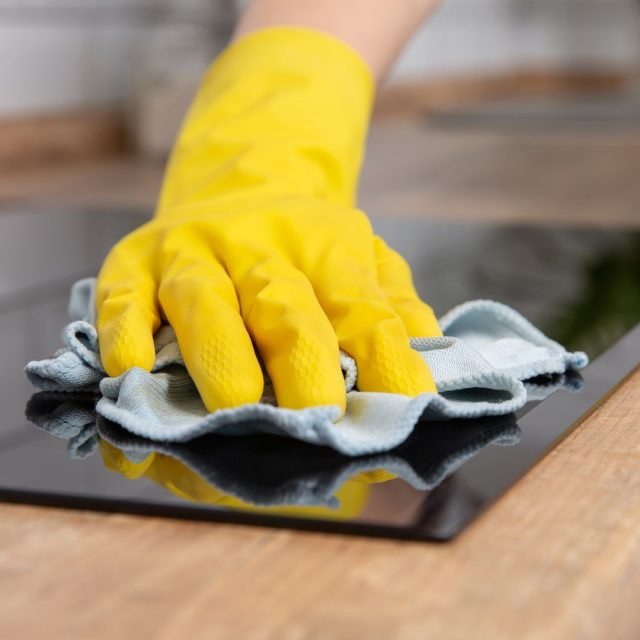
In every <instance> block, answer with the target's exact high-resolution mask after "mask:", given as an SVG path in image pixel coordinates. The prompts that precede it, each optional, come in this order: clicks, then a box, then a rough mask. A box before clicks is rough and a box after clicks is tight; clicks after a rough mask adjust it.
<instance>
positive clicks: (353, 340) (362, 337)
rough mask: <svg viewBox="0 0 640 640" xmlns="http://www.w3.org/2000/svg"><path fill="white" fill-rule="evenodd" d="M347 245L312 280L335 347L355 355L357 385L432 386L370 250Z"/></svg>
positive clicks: (390, 388) (410, 389) (388, 388)
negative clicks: (380, 280) (381, 282)
mask: <svg viewBox="0 0 640 640" xmlns="http://www.w3.org/2000/svg"><path fill="white" fill-rule="evenodd" d="M350 249H351V250H347V249H345V250H343V251H339V252H338V251H336V252H334V253H333V256H332V258H330V259H329V264H325V265H323V268H322V270H321V274H320V277H319V278H318V280H317V281H315V280H314V282H313V286H314V289H315V291H316V293H317V295H318V299H319V301H320V304H321V306H322V308H323V309H324V310H325V313H326V314H327V316H328V318H329V321H330V322H331V324H332V326H333V329H334V331H335V333H336V335H337V337H338V343H339V344H340V347H341V348H342V349H344V351H346V352H347V353H348V354H349V355H350V356H351V357H352V358H353V359H354V360H355V361H356V364H357V366H358V379H357V386H358V389H360V391H380V392H389V393H401V394H404V395H409V396H415V395H418V394H420V393H424V392H427V391H431V392H435V390H436V387H435V384H434V382H433V378H432V376H431V372H430V371H429V368H428V367H427V365H426V363H425V362H424V361H423V360H422V358H421V357H420V355H419V354H418V353H417V352H416V351H414V350H413V349H412V348H411V347H410V345H409V336H408V334H407V330H406V328H405V326H404V323H403V322H402V320H401V319H400V317H399V316H398V315H397V314H396V313H395V312H394V310H393V308H392V307H391V305H390V304H389V302H388V301H387V299H386V298H385V295H384V293H383V291H382V289H381V288H380V286H379V285H378V282H377V277H376V272H375V262H374V256H373V250H371V252H370V254H369V252H366V254H365V252H360V253H359V252H358V250H355V249H354V248H353V247H351V248H350Z"/></svg>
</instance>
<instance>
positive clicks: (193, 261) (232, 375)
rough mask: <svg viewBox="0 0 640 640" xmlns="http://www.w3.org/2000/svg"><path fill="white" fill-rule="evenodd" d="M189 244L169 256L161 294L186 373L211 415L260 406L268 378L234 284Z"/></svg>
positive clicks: (209, 256) (200, 247) (199, 246)
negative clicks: (239, 303) (240, 306)
mask: <svg viewBox="0 0 640 640" xmlns="http://www.w3.org/2000/svg"><path fill="white" fill-rule="evenodd" d="M187 240H188V241H187V242H180V243H178V245H179V249H178V250H176V251H175V252H174V253H172V254H171V255H170V257H168V258H167V260H166V267H165V269H164V273H163V277H162V282H161V284H160V289H159V292H158V295H159V298H160V304H161V306H162V309H163V311H164V314H165V315H166V317H167V320H168V321H169V324H170V325H171V326H172V327H173V329H174V331H175V332H176V336H177V339H178V344H179V346H180V351H181V352H182V356H183V358H184V361H185V364H186V366H187V370H188V371H189V374H190V375H191V378H192V379H193V381H194V383H195V385H196V387H197V389H198V392H199V393H200V396H201V398H202V401H203V402H204V404H205V406H206V407H207V409H208V410H209V411H214V410H216V409H221V408H226V407H236V406H238V405H241V404H245V403H249V402H258V401H259V400H260V397H261V395H262V391H263V387H264V376H263V374H262V370H261V368H260V364H259V362H258V359H257V357H256V354H255V351H254V348H253V344H252V343H251V338H250V337H249V334H248V333H247V330H246V328H245V326H244V323H243V321H242V317H241V316H240V312H239V307H238V300H237V297H236V293H235V291H234V288H233V284H232V282H231V280H230V279H229V276H228V275H227V273H226V271H225V270H224V269H223V267H222V265H220V263H219V262H217V260H216V259H215V257H214V255H213V254H212V253H211V252H210V251H209V249H208V248H206V247H205V246H203V245H202V243H201V242H200V241H199V240H197V239H195V238H191V237H190V238H188V239H187ZM165 257H166V256H165Z"/></svg>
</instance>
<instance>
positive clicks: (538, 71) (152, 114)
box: [0, 0, 640, 362]
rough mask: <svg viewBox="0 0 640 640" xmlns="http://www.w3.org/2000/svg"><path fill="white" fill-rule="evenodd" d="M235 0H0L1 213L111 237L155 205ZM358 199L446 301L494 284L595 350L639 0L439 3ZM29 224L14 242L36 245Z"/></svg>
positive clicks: (611, 291) (624, 164)
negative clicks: (85, 219) (63, 217)
mask: <svg viewBox="0 0 640 640" xmlns="http://www.w3.org/2000/svg"><path fill="white" fill-rule="evenodd" d="M242 4H243V2H241V1H238V0H0V86H1V87H2V91H0V216H2V215H3V211H5V212H9V213H10V214H11V215H17V212H18V211H20V210H21V208H24V207H26V208H27V209H28V208H29V207H39V208H40V209H42V208H44V209H49V208H50V209H51V210H54V209H56V208H57V210H58V211H59V210H60V207H63V208H64V207H67V208H68V207H69V205H73V206H78V207H81V208H83V209H87V210H91V211H93V210H96V211H98V212H101V216H100V222H99V223H98V218H97V217H96V218H95V219H94V220H95V222H94V223H93V224H94V225H95V227H96V230H97V229H98V227H99V229H100V231H99V232H100V233H101V234H104V237H105V238H111V241H113V240H115V238H116V237H117V235H118V233H117V232H118V229H120V227H118V224H119V223H118V222H117V221H116V219H115V217H113V216H112V214H113V213H116V212H121V211H127V212H135V211H137V212H142V213H143V214H146V215H148V214H150V213H151V212H152V210H153V206H154V201H155V198H156V195H157V192H158V189H159V186H160V184H161V180H162V171H163V166H164V162H165V160H166V156H167V153H168V151H169V148H170V146H171V143H172V140H173V138H174V136H175V133H176V130H177V128H178V125H179V122H180V119H181V117H182V115H183V113H184V111H185V110H186V108H187V106H188V104H189V102H190V100H191V98H192V96H193V93H194V91H195V89H196V87H197V85H198V82H199V78H200V76H201V74H202V73H203V71H204V70H205V68H206V67H207V66H208V64H209V63H210V61H211V59H212V58H213V57H214V56H215V55H216V53H217V52H219V51H220V50H221V49H222V48H223V47H224V45H225V43H226V41H227V40H228V38H229V36H230V33H231V31H232V28H233V24H234V21H235V19H236V17H237V15H238V12H239V11H240V10H241V7H242ZM360 204H361V206H362V207H363V208H364V209H365V210H366V211H367V212H368V213H369V214H370V215H371V216H372V217H373V219H374V225H375V226H376V228H377V229H379V230H382V231H381V232H383V235H386V236H388V237H389V240H390V241H392V244H393V240H394V237H395V236H394V234H396V235H397V236H398V246H399V248H401V249H402V251H403V253H405V255H406V256H407V257H408V258H409V259H410V261H411V262H412V265H413V266H414V273H415V274H416V283H417V286H418V288H419V290H420V292H421V293H422V294H423V295H424V296H425V298H428V299H429V301H432V304H434V306H435V307H436V310H437V312H439V313H441V312H444V311H446V310H447V309H448V308H449V307H450V306H451V305H452V304H455V303H457V302H460V301H462V300H463V299H468V298H470V297H478V296H479V295H484V296H488V297H491V296H493V297H496V298H499V299H501V300H504V301H505V302H509V303H510V304H513V305H514V306H516V307H517V308H519V309H520V310H521V311H523V312H524V313H525V314H526V315H527V316H528V317H529V318H531V319H532V320H533V321H534V322H537V323H539V324H540V326H542V328H543V329H545V330H546V331H549V332H550V333H551V334H552V335H553V336H554V337H556V338H558V339H560V340H562V341H564V342H566V343H567V346H574V345H583V344H585V342H584V336H582V337H581V336H580V332H583V333H584V332H591V333H592V334H593V335H591V336H590V338H589V339H590V341H591V342H589V344H592V345H593V349H592V354H595V353H598V352H599V351H600V350H602V349H603V348H604V347H605V346H606V345H607V344H609V341H610V339H611V335H620V334H621V333H623V332H624V331H625V330H627V329H628V328H629V327H630V326H631V325H632V324H633V323H634V322H636V321H637V319H638V318H640V284H639V283H640V240H639V237H640V234H637V233H636V234H633V233H631V232H630V230H631V229H638V227H640V1H639V0H443V2H442V4H441V7H440V8H439V9H438V10H437V12H436V13H435V15H434V16H433V17H432V18H431V20H430V21H429V22H427V23H426V24H425V25H424V26H423V27H422V28H421V29H420V30H419V32H418V33H417V35H416V37H415V38H414V40H413V41H412V43H411V44H410V46H409V47H408V48H407V50H406V51H405V53H404V55H403V56H402V58H401V59H400V60H399V62H398V64H397V65H396V67H395V69H394V71H393V73H392V74H391V77H390V78H389V80H388V82H387V84H386V86H385V87H384V88H383V89H382V91H381V92H380V95H379V99H378V104H377V107H376V110H375V115H374V119H373V124H372V128H371V135H370V140H369V146H368V152H367V158H366V162H365V166H364V169H363V174H362V179H361V189H360ZM105 214H106V218H105ZM7 215H9V214H5V215H4V219H5V220H6V221H7V224H8V221H9V220H8V217H7ZM109 216H112V218H113V223H109V220H110V219H111V218H109ZM398 218H402V220H403V222H402V224H398V223H397V219H398ZM427 219H428V220H430V221H431V222H430V223H429V224H433V226H429V227H428V229H427V228H426V227H425V226H424V222H425V221H426V220H427ZM444 222H446V223H448V224H449V226H444V227H443V226H438V225H441V224H442V223H444ZM451 222H461V223H463V224H460V225H458V228H459V231H458V232H457V233H453V231H452V230H451V225H450V223H451ZM487 222H500V223H505V224H507V225H508V226H502V227H491V226H490V225H489V226H487V225H486V223H487ZM33 224H34V225H35V227H33V228H34V231H32V232H29V233H30V234H31V235H29V236H28V237H25V239H24V242H23V244H22V245H21V244H20V243H21V242H22V241H21V240H20V239H19V238H17V236H16V238H15V239H12V238H9V237H7V236H5V237H4V238H2V237H0V243H1V246H3V247H5V249H7V248H8V250H9V251H8V252H7V250H5V249H3V250H2V252H3V253H4V255H5V256H7V255H13V253H15V252H20V251H23V250H24V249H22V248H21V247H22V246H24V247H27V250H28V251H31V248H33V246H35V245H34V243H33V242H34V241H33V238H34V233H36V232H37V229H42V234H43V237H42V238H41V239H39V240H38V242H37V243H36V244H37V246H38V247H39V248H38V251H39V252H44V251H45V250H46V246H47V243H48V242H49V243H50V240H49V239H48V238H45V237H44V235H47V234H48V233H50V232H49V231H46V228H45V227H46V225H45V226H43V223H42V221H41V220H40V219H35V218H34V222H33ZM52 224H53V223H52ZM127 224H129V223H127ZM109 225H110V226H109ZM420 225H422V226H420ZM125 226H126V225H125ZM577 226H578V227H580V228H581V231H580V233H578V232H577V231H576V230H575V229H576V227H577ZM7 228H8V227H7ZM523 229H526V231H524V232H523ZM120 231H122V232H124V230H123V229H120ZM605 232H606V233H605ZM5 233H7V232H6V231H5ZM25 233H26V232H25ZM1 235H2V234H0V236H1ZM112 236H113V237H112ZM49 237H50V236H49ZM29 238H31V240H29ZM40 240H41V241H40ZM61 242H62V240H61ZM105 242H106V240H105ZM29 243H30V244H29ZM8 245H11V246H10V247H9V246H8ZM67 245H68V242H67ZM29 246H31V248H29ZM56 246H57V245H56ZM63 246H64V243H63V244H60V247H63ZM0 248H1V247H0ZM68 250H69V248H68V246H67V249H66V250H65V251H68ZM60 251H63V249H60ZM12 252H13V253H12ZM43 255H44V254H43ZM488 255H491V256H492V260H486V259H485V257H486V256H488ZM451 256H459V259H458V260H457V264H458V265H459V269H457V270H456V271H455V273H454V272H452V270H451V267H450V264H451ZM98 258H99V257H98V256H97V254H92V255H91V256H86V257H85V258H83V260H85V262H83V263H82V264H83V265H85V266H82V268H80V266H79V264H80V263H78V264H77V265H75V263H74V265H75V266H74V268H73V269H74V270H71V269H70V268H69V269H68V271H69V274H71V273H72V271H73V274H77V275H88V274H89V272H90V269H89V266H87V265H89V264H90V265H91V269H95V268H96V267H97V264H99V260H98ZM56 259H58V258H56ZM0 264H2V259H1V258H0ZM61 264H62V263H61ZM514 265H518V273H517V274H516V275H515V276H514V271H513V270H514V268H515V267H514ZM40 271H42V270H41V269H40ZM2 273H4V267H3V271H2ZM434 274H435V277H434ZM45 275H46V274H45ZM45 275H42V276H40V275H37V277H36V275H35V274H34V282H36V280H37V281H38V282H40V280H42V281H43V282H44V280H43V278H44V279H46V278H45ZM70 277H71V276H70V275H69V278H70ZM7 282H8V281H7ZM511 282H516V283H517V286H512V285H511V284H509V283H511ZM7 286H8V285H7ZM12 286H13V285H12ZM34 286H35V285H34ZM38 286H40V285H38ZM42 286H44V285H42ZM47 286H48V285H47ZM66 287H67V284H66V282H65V284H64V287H62V285H61V288H60V293H59V297H60V300H62V301H63V302H64V300H65V298H66V291H67V288H66ZM44 290H45V289H44V288H42V287H40V288H39V289H37V291H38V292H40V293H38V294H37V296H36V298H38V296H40V297H41V296H42V295H44V294H42V291H44ZM3 291H4V290H2V291H0V293H2V292H3ZM543 292H544V295H543ZM34 295H35V294H34ZM56 295H58V294H56ZM38 299H40V298H38ZM63 302H61V303H60V304H61V305H62V303H63ZM547 303H548V304H547ZM61 308H62V307H61ZM548 309H552V310H553V313H551V314H550V315H549V314H548V313H547V315H546V316H545V310H548ZM594 310H595V311H594ZM596 316H597V317H596ZM600 316H601V317H600ZM16 317H17V316H16ZM594 317H595V320H596V321H597V322H595V324H594ZM57 322H60V321H56V322H54V321H52V322H51V324H52V326H57V324H56V323H57ZM16 323H17V326H18V325H20V324H21V321H19V319H16ZM594 327H595V329H594ZM602 327H605V329H604V330H603V329H602ZM607 327H608V328H607ZM612 327H613V329H612ZM602 331H604V333H603V334H602V335H604V337H603V338H599V335H600V332H602ZM576 335H577V336H578V339H574V338H575V336H576ZM36 355H37V354H36ZM39 355H40V356H42V353H40V354H39ZM32 357H33V356H32ZM24 361H25V356H24V354H23V353H22V352H20V354H19V355H16V362H24Z"/></svg>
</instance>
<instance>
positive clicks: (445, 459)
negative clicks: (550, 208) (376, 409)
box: [0, 209, 640, 540]
mask: <svg viewBox="0 0 640 640" xmlns="http://www.w3.org/2000/svg"><path fill="white" fill-rule="evenodd" d="M144 220H145V216H144V214H142V213H139V212H135V211H119V212H114V211H109V212H105V211H95V210H92V211H87V210H46V211H45V210H36V209H30V210H25V209H23V210H13V211H11V210H7V211H5V212H4V213H0V249H1V250H0V376H1V378H0V379H1V382H2V384H1V385H0V406H1V407H2V420H1V422H0V500H4V501H8V502H24V503H30V504H38V505H50V506H63V507H70V508H79V509H92V510H99V511H117V512H126V513H135V514H141V515H147V514H151V515H159V516H168V517H181V518H190V519H199V520H211V521H224V522H237V523H247V524H258V525H266V526H284V527H293V528H299V529H308V530H319V531H331V532H342V533H355V534H362V535H381V536H389V537H395V538H410V539H418V540H448V539H450V538H452V537H453V536H455V535H456V534H457V533H459V532H460V531H461V530H462V529H463V528H464V527H465V525H466V524H467V523H469V522H470V521H471V520H472V519H473V518H475V517H476V516H477V515H478V514H480V513H481V512H482V511H484V510H485V509H486V508H487V507H488V506H489V505H491V504H492V503H493V502H494V501H495V500H496V499H497V498H498V497H499V496H500V495H501V494H502V493H504V491H505V490H506V489H507V488H509V487H510V486H511V485H513V484H514V483H515V482H517V480H518V479H519V478H520V477H521V476H522V475H523V474H525V473H526V472H527V471H528V470H529V469H530V468H531V467H532V466H533V465H534V464H535V463H536V462H537V461H539V460H540V459H541V458H542V457H543V456H544V455H545V454H546V453H547V452H548V451H549V450H551V449H552V448H553V447H554V446H555V445H556V444H557V443H558V442H560V441H561V440H562V439H563V438H564V437H565V436H566V435H567V434H568V433H570V432H571V430H572V429H573V428H574V427H575V426H576V425H577V424H579V422H580V421H581V420H582V418H583V417H584V416H585V415H586V414H588V413H589V412H590V411H591V410H592V409H593V408H594V407H595V406H596V405H597V404H598V403H599V402H601V401H602V399H603V398H605V397H606V396H607V395H608V394H609V393H610V392H611V391H612V390H613V389H614V388H615V387H616V386H617V385H618V384H619V383H620V382H621V381H622V380H624V379H625V377H627V376H628V375H629V374H630V373H631V372H632V371H633V370H634V369H635V368H636V367H637V366H638V363H639V362H640V325H638V322H640V233H638V232H632V231H629V230H624V229H616V230H603V229H594V228H586V227H585V228H577V227H575V228H566V227H553V228H549V227H534V226H531V227H527V226H505V225H494V224H480V223H477V224H475V223H474V224H470V223H464V224H463V223H441V222H427V221H419V220H402V221H398V220H393V221H392V220H374V227H375V228H376V230H377V232H378V233H380V234H381V235H383V236H384V237H385V238H386V239H387V241H388V242H389V244H390V245H391V246H393V247H394V248H396V249H398V250H399V251H400V252H401V253H403V255H405V257H406V258H407V259H408V260H409V262H410V263H411V265H412V268H413V271H414V277H415V280H416V286H417V288H418V290H419V292H420V293H421V295H422V296H423V297H424V298H425V299H426V300H427V301H428V302H429V303H430V304H431V305H432V306H433V307H434V308H435V310H436V312H437V313H438V314H439V315H440V314H442V313H444V312H445V311H447V310H448V309H449V308H451V307H452V306H454V305H455V304H458V303H460V302H463V301H465V300H470V299H475V298H492V299H495V300H499V301H501V302H504V303H506V304H509V305H511V306H513V307H515V308H516V309H517V310H519V311H520V312H522V313H523V314H524V315H525V316H527V317H528V318H529V319H530V320H532V321H533V322H534V323H535V324H536V325H538V326H539V327H540V328H541V329H542V330H543V331H545V332H546V333H547V334H548V335H550V336H551V337H553V338H555V339H557V340H559V341H561V342H563V343H564V344H565V345H566V346H567V347H568V348H570V349H572V350H584V351H586V352H587V353H588V354H589V356H590V357H591V358H592V364H590V365H589V366H588V367H587V368H586V369H585V370H584V371H582V372H581V373H580V375H578V374H574V375H570V376H566V377H555V378H549V379H540V380H536V381H535V382H536V383H537V386H536V395H535V397H534V398H533V399H532V401H531V402H529V403H528V404H527V405H526V406H525V407H524V408H523V409H522V410H521V411H520V412H518V414H517V415H510V416H504V417H500V418H495V417H494V418H483V419H479V420H472V421H461V420H455V421H448V422H441V423H433V422H430V423H421V424H420V425H419V426H418V428H417V429H416V430H415V431H414V433H413V435H412V436H411V437H410V438H409V439H408V440H407V441H406V442H405V443H403V444H402V445H401V446H399V447H397V448H396V449H394V450H392V451H390V452H388V453H386V454H384V455H371V456H364V457H361V458H348V457H344V456H342V455H340V454H338V453H336V452H334V451H333V450H330V449H327V448H323V447H315V446H312V445H307V444H304V443H300V442H293V441H290V440H288V439H284V438H280V437H277V436H269V435H256V436H247V437H242V438H232V437H223V436H207V437H204V438H200V439H198V440H196V441H193V442H191V443H188V444H182V445H173V446H167V445H155V446H154V445H153V443H150V442H148V441H144V440H142V439H139V438H135V437H132V436H130V435H129V434H127V433H126V432H124V431H123V430H122V429H120V428H119V427H117V426H116V425H114V424H111V423H109V422H107V421H105V420H97V421H96V418H95V413H94V412H93V405H94V403H95V400H96V398H95V397H94V396H92V395H91V394H71V395H62V394H51V393H40V394H36V395H33V392H34V390H33V389H32V388H31V387H30V386H29V384H28V382H27V381H26V378H25V377H24V374H23V371H22V369H23V366H24V364H25V363H26V362H27V361H28V360H30V359H38V358H42V357H45V356H47V355H50V354H51V353H52V352H53V351H55V350H56V349H57V348H58V347H59V346H60V330H61V328H62V326H63V325H64V324H65V322H66V304H67V297H68V291H69V287H70V285H71V284H72V282H74V281H75V280H77V279H78V278H80V277H84V276H87V275H92V274H95V273H96V271H97V269H98V267H99V265H100V262H101V260H102V258H103V257H104V255H105V254H106V252H107V250H108V248H109V247H110V246H111V245H112V244H113V243H114V242H115V241H116V240H117V239H118V238H119V237H121V236H122V235H124V234H125V233H127V232H128V231H129V230H131V229H133V228H134V227H136V226H138V225H139V224H141V223H142V222H143V221H144ZM547 393H548V394H549V395H548V397H546V398H545V399H542V397H543V396H544V395H545V394H547ZM32 396H33V397H32ZM25 407H26V408H27V414H28V416H29V418H30V420H31V421H32V422H28V421H27V420H26V419H25V417H24V415H25ZM72 423H73V424H72ZM416 487H419V488H416Z"/></svg>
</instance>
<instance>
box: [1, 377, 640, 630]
mask: <svg viewBox="0 0 640 640" xmlns="http://www.w3.org/2000/svg"><path fill="white" fill-rule="evenodd" d="M639 603H640V371H638V372H636V374H635V375H634V376H633V377H632V378H630V379H629V380H628V381H627V382H626V383H625V384H624V385H623V386H622V387H621V388H620V389H619V390H618V391H616V392H615V394H614V395H613V396H611V397H610V399H609V400H608V401H606V402H605V403H604V404H602V405H601V406H600V407H599V408H598V409H597V410H596V411H595V412H594V413H593V414H591V415H590V416H589V417H588V418H587V419H586V420H585V421H584V422H583V423H582V425H581V426H579V427H578V428H577V429H576V430H575V431H574V432H573V433H572V434H571V435H570V436H569V437H568V438H567V439H566V440H565V441H564V442H563V443H562V444H561V445H560V446H559V447H557V448H556V449H555V450H554V451H552V452H551V453H550V454H549V455H548V456H547V457H546V458H545V459H544V460H543V461H542V462H541V463H540V464H539V465H538V466H537V467H536V468H534V469H533V470H532V471H531V472H530V473H529V474H528V475H527V476H525V478H524V479H523V480H522V481H520V482H519V483H518V484H517V485H516V486H515V487H514V488H513V489H512V490H510V491H509V492H508V493H507V494H506V495H505V496H504V497H503V498H502V499H500V500H499V502H498V503H497V504H496V505H495V506H494V507H493V508H491V509H490V510H489V511H488V512H487V513H486V514H485V515H484V516H482V517H481V518H480V519H479V520H478V521H476V522H475V523H474V524H473V525H471V527H470V528H469V529H467V531H466V532H465V533H463V534H462V535H461V536H460V537H459V538H458V539H457V540H455V541H454V542H453V543H449V544H442V545H430V544H421V543H408V542H395V541H384V540H367V539H359V538H353V537H346V536H345V537H343V536H332V535H320V534H307V533H300V532H291V531H284V530H283V531H278V530H269V529H262V528H257V527H243V526H229V525H216V524H209V523H191V522H181V521H174V520H166V519H157V518H142V517H132V516H124V515H101V514H94V513H83V512H73V511H65V510H57V509H56V510H54V509H50V510H49V509H39V508H33V507H26V506H10V505H2V506H0V638H3V639H4V638H65V639H72V638H74V639H75V638H96V639H101V638H105V639H106V638H109V639H113V638H129V637H136V638H155V639H157V640H166V639H173V638H190V639H191V638H192V639H200V638H202V639H205V638H206V639H208V640H211V639H218V638H220V639H229V638H233V639H235V638H247V639H252V640H253V639H255V640H258V639H260V640H262V639H274V640H275V639H277V640H303V639H304V640H312V639H313V640H316V639H320V638H331V639H332V640H342V639H344V640H347V639H349V640H350V639H354V638H367V639H369V640H377V639H383V638H397V639H400V640H410V639H414V638H415V639H424V638H439V639H448V638H451V639H458V638H460V639H468V638H482V639H484V638H491V639H502V638H504V639H509V640H512V639H523V640H524V639H527V640H528V639H545V640H546V639H552V640H555V639H557V640H570V639H574V638H575V639H576V640H578V639H579V640H590V639H593V640H600V639H602V638H607V639H608V640H636V639H637V638H638V637H640V607H639V606H638V605H639Z"/></svg>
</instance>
